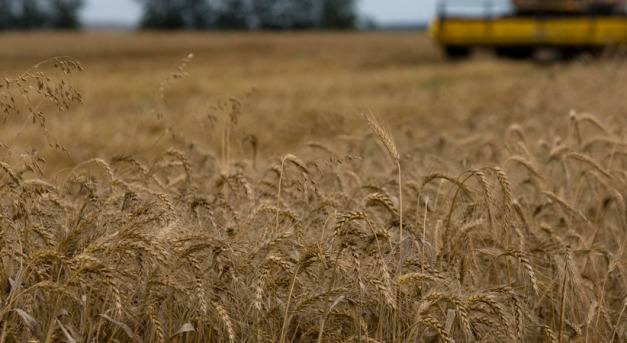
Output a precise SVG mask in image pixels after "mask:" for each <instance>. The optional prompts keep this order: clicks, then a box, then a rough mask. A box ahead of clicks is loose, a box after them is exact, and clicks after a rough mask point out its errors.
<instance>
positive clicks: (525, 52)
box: [496, 47, 534, 60]
mask: <svg viewBox="0 0 627 343" xmlns="http://www.w3.org/2000/svg"><path fill="white" fill-rule="evenodd" d="M533 53H534V49H533V48H530V47H500V48H496V55H497V56H498V57H501V58H509V59H513V60H525V59H529V58H531V57H532V56H533Z"/></svg>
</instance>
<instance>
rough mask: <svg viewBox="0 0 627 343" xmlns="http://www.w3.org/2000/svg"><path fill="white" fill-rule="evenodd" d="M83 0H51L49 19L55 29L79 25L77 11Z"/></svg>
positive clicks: (75, 27)
mask: <svg viewBox="0 0 627 343" xmlns="http://www.w3.org/2000/svg"><path fill="white" fill-rule="evenodd" d="M83 5H84V3H83V0H52V2H51V5H50V6H51V8H50V14H49V17H50V18H49V20H50V26H51V27H53V28H56V29H77V28H79V27H80V26H81V23H80V21H79V20H78V12H79V11H80V9H81V7H83Z"/></svg>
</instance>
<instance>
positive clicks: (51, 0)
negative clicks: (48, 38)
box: [0, 0, 84, 30]
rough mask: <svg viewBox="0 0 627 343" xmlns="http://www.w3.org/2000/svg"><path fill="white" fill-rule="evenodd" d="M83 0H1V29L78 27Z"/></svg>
mask: <svg viewBox="0 0 627 343" xmlns="http://www.w3.org/2000/svg"><path fill="white" fill-rule="evenodd" d="M83 3H84V1H83V0H0V29H3V30H34V29H76V28H79V27H80V21H79V20H78V12H79V10H80V9H81V7H82V6H83Z"/></svg>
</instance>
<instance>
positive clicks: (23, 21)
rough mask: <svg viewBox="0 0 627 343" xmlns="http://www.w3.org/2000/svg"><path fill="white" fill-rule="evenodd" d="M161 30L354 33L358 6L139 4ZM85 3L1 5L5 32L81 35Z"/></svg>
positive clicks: (261, 0)
mask: <svg viewBox="0 0 627 343" xmlns="http://www.w3.org/2000/svg"><path fill="white" fill-rule="evenodd" d="M134 1H136V2H137V3H139V4H140V5H141V7H142V13H143V14H142V17H141V22H140V27H141V28H143V29H156V30H161V29H163V30H180V29H188V30H211V29H213V30H251V29H261V30H294V29H351V28H354V27H355V26H356V22H357V14H356V1H357V0H134ZM84 4H85V0H0V30H7V29H13V30H33V29H77V28H80V26H81V22H80V18H79V12H80V10H81V8H82V7H83V6H84Z"/></svg>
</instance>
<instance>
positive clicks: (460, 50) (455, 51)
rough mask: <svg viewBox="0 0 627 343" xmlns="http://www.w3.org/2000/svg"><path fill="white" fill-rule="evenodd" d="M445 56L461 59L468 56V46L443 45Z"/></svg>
mask: <svg viewBox="0 0 627 343" xmlns="http://www.w3.org/2000/svg"><path fill="white" fill-rule="evenodd" d="M444 53H445V54H446V57H448V58H450V59H452V60H461V59H465V58H468V57H469V56H470V48H469V47H467V46H445V47H444Z"/></svg>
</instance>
